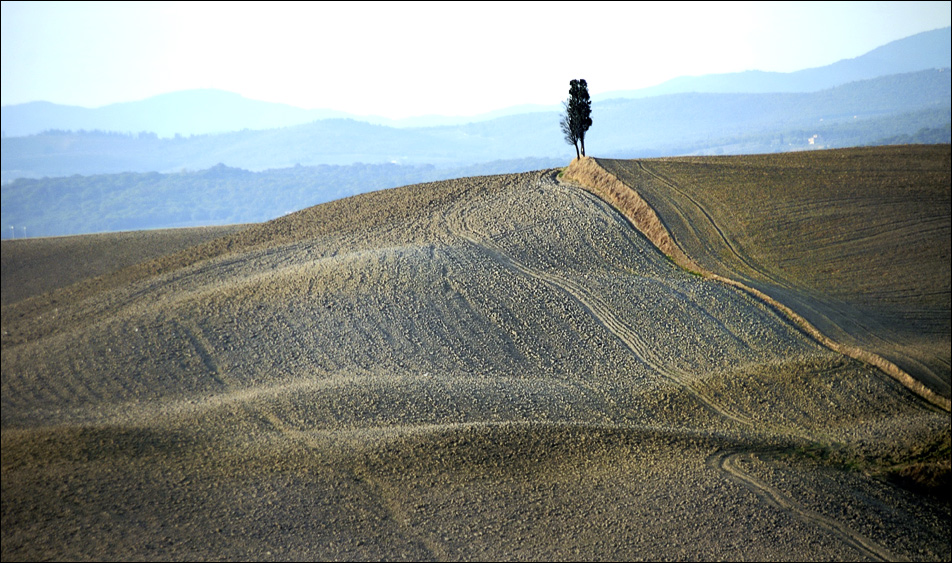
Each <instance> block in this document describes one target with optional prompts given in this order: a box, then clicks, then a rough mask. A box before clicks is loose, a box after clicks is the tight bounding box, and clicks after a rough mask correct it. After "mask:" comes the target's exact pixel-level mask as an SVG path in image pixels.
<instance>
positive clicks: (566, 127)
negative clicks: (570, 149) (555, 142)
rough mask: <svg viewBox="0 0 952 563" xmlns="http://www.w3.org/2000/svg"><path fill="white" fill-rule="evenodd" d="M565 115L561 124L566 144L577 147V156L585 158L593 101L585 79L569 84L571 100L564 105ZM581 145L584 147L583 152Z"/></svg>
mask: <svg viewBox="0 0 952 563" xmlns="http://www.w3.org/2000/svg"><path fill="white" fill-rule="evenodd" d="M563 105H564V106H565V115H563V116H562V120H561V121H560V122H559V126H560V127H561V128H562V134H563V135H565V142H567V143H568V144H570V145H573V146H574V147H575V156H576V158H578V157H579V156H585V132H586V131H588V128H589V127H591V126H592V99H591V98H590V97H589V95H588V84H587V83H586V82H585V79H582V78H580V79H577V80H572V81H571V82H569V99H568V100H566V101H565V103H564V104H563ZM579 145H581V146H582V150H581V152H580V151H579Z"/></svg>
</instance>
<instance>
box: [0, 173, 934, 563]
mask: <svg viewBox="0 0 952 563" xmlns="http://www.w3.org/2000/svg"><path fill="white" fill-rule="evenodd" d="M557 172H558V171H555V170H553V171H544V172H536V173H527V174H516V175H504V176H489V177H477V178H465V179H460V180H453V181H446V182H437V183H432V184H422V185H415V186H408V187H405V188H399V189H395V190H387V191H383V192H377V193H371V194H365V195H362V196H357V197H354V198H349V199H347V200H342V201H338V202H333V203H330V204H325V205H321V206H317V207H314V208H310V209H306V210H303V211H301V212H299V213H296V214H292V215H289V216H286V217H283V218H281V219H278V220H275V221H272V222H270V223H265V224H261V225H255V226H250V227H247V228H245V229H243V230H240V231H239V232H236V233H232V234H227V235H226V236H224V237H220V238H215V239H213V240H209V241H207V242H204V243H201V244H198V245H195V246H190V247H188V248H186V249H184V250H179V251H176V252H170V253H168V254H164V255H162V256H161V257H158V258H155V259H151V260H147V261H145V262H142V263H140V264H134V265H130V266H128V267H125V268H123V269H119V270H109V271H105V272H97V274H102V275H97V276H96V277H91V276H90V277H85V278H83V279H80V280H78V281H77V282H76V283H73V284H72V285H68V286H64V287H59V288H57V289H54V290H53V291H50V292H46V293H42V294H36V295H33V296H31V297H28V298H24V299H18V300H15V301H11V302H7V301H6V300H5V301H4V306H3V309H2V312H3V315H2V329H3V333H2V352H3V353H2V469H3V481H2V530H3V532H2V533H3V536H2V554H3V559H4V561H7V560H11V561H12V560H22V559H189V560H208V559H255V560H271V559H281V560H290V559H293V560H307V559H322V560H328V559H414V560H445V559H450V560H486V559H512V560H523V559H535V560H537V559H563V560H580V559H622V560H643V559H650V560H662V559H664V560H671V559H677V560H684V559H751V560H789V559H798V560H800V559H803V560H817V559H824V560H828V559H833V560H843V559H850V560H855V559H864V560H865V559H876V560H892V559H913V560H946V559H948V556H949V553H950V540H949V535H948V529H949V523H950V521H952V517H950V505H949V503H948V501H946V500H944V499H942V498H941V497H940V496H936V495H935V494H934V492H935V491H934V489H930V486H933V485H935V483H936V481H935V478H936V476H941V475H942V472H943V467H944V471H945V472H946V473H945V474H946V475H947V472H948V455H949V453H948V452H949V433H950V431H949V414H948V412H946V411H943V410H941V409H939V408H936V407H934V406H933V405H931V404H929V403H928V402H926V401H923V400H921V399H920V398H919V397H917V396H916V395H914V394H912V393H910V392H909V391H908V390H907V389H906V388H904V387H903V386H902V385H900V384H899V383H897V382H896V381H895V380H894V379H892V378H891V377H889V376H887V375H885V374H883V373H882V372H880V371H879V370H877V369H874V368H872V367H870V366H867V365H865V364H863V363H860V362H857V361H855V360H853V359H850V358H848V357H845V356H842V355H840V354H837V353H835V352H833V351H831V350H830V349H828V348H827V347H824V346H821V345H820V344H818V343H817V342H816V341H815V340H814V339H812V338H811V337H809V336H807V335H806V334H804V333H803V332H802V331H801V330H800V329H799V328H798V327H797V326H795V325H794V324H792V323H791V322H790V321H789V320H788V319H787V318H786V317H785V316H783V315H782V314H780V313H778V312H777V311H776V310H775V309H774V308H772V307H770V306H767V305H765V304H764V303H762V302H761V301H759V300H757V299H755V298H754V297H751V296H750V295H749V294H748V293H746V292H743V291H740V290H738V289H736V288H733V287H730V286H728V285H724V284H721V283H718V282H715V281H712V280H708V279H703V278H701V277H699V276H697V275H693V274H691V273H688V272H685V271H684V270H682V269H680V268H679V267H677V266H676V265H674V264H673V263H672V262H671V261H670V260H668V259H667V258H666V257H665V256H664V255H663V254H662V253H661V252H659V251H658V250H657V249H656V248H655V247H654V246H653V245H652V244H651V243H650V242H649V241H648V240H647V239H646V238H645V237H644V236H642V235H641V234H640V233H639V232H638V231H637V230H635V229H633V228H632V226H631V225H630V224H629V223H628V221H627V220H626V219H625V218H624V217H622V216H621V215H619V214H618V213H617V212H616V211H615V210H614V209H612V208H611V207H610V206H609V205H607V204H606V203H604V202H603V201H601V200H600V199H598V198H596V197H594V196H593V195H591V194H589V193H587V192H585V191H583V190H581V189H578V188H577V187H574V186H571V185H567V184H562V183H561V182H559V181H558V180H557ZM81 240H89V247H88V248H86V249H85V252H86V253H91V254H95V253H96V252H97V251H101V249H102V247H101V246H97V245H99V244H100V243H99V242H97V241H96V240H93V239H81ZM21 243H23V244H29V243H30V241H16V242H15V243H14V242H13V241H9V242H7V241H5V242H4V243H3V252H4V255H5V258H4V266H3V268H4V270H3V276H4V277H5V278H7V277H8V276H14V275H15V272H14V271H13V269H11V268H10V266H9V265H8V264H9V263H8V262H7V261H6V255H7V253H8V252H9V249H10V246H9V245H11V244H21ZM156 244H160V243H159V242H158V241H157V242H156ZM97 249H98V250H97ZM27 250H28V248H21V249H19V251H22V252H21V254H19V255H18V256H21V257H23V256H26V254H27V252H26V251H27ZM946 267H948V266H946ZM5 283H6V282H5ZM946 336H947V335H946ZM943 463H944V465H943ZM911 484H915V485H916V487H915V488H911ZM907 485H910V486H907ZM930 491H931V492H930Z"/></svg>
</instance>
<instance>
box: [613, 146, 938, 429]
mask: <svg viewBox="0 0 952 563" xmlns="http://www.w3.org/2000/svg"><path fill="white" fill-rule="evenodd" d="M950 162H952V155H950V147H949V145H921V146H915V145H909V146H899V147H868V148H859V149H843V150H833V151H810V152H803V153H793V154H784V155H753V156H731V157H718V158H711V157H704V158H687V157H686V158H666V159H653V160H644V161H636V160H629V161H624V160H603V159H599V160H598V165H599V166H600V168H601V169H603V170H604V171H606V172H608V173H609V174H610V175H611V176H613V177H616V178H617V179H619V180H621V181H622V182H623V183H624V184H626V185H628V186H630V187H633V188H634V189H635V190H636V191H637V193H638V194H640V196H641V197H643V198H644V200H645V201H646V202H647V203H648V205H649V206H650V207H651V208H653V209H655V210H657V212H658V213H659V214H660V215H661V216H662V217H663V218H664V224H665V225H666V227H667V230H668V231H669V232H670V233H671V235H672V238H673V239H674V240H675V241H677V242H676V243H675V244H676V246H677V247H678V248H679V249H680V250H681V251H683V252H684V253H686V254H687V255H688V256H690V257H691V259H692V260H693V261H695V262H696V264H698V265H699V269H703V270H707V271H711V272H714V273H715V274H718V275H721V276H725V277H727V278H730V279H734V280H738V281H741V282H744V283H745V284H747V285H750V286H752V287H754V288H756V289H757V290H760V291H762V292H764V293H766V294H767V295H769V296H771V297H773V298H775V299H776V300H777V301H779V302H780V303H783V304H785V305H786V306H788V307H790V308H792V309H793V310H794V311H796V312H797V313H798V314H799V315H801V316H803V317H804V318H805V319H806V320H807V321H809V322H810V323H811V324H812V325H814V326H815V327H816V328H817V329H818V330H819V331H820V332H821V333H823V334H824V335H826V336H829V337H830V338H832V339H833V340H835V341H837V342H841V343H844V344H846V345H849V346H853V347H857V348H861V349H864V350H868V351H870V352H873V353H875V354H877V355H879V356H881V357H884V358H886V359H888V360H889V361H890V362H892V363H893V364H896V365H897V366H899V367H900V368H901V369H902V370H903V371H905V372H907V373H909V374H910V375H912V376H913V377H914V378H915V379H916V380H918V381H920V382H921V383H922V384H924V385H925V386H926V387H927V388H928V389H929V390H931V391H932V392H934V393H936V394H937V395H939V396H940V397H942V398H943V400H942V401H940V403H941V404H942V405H943V406H944V408H946V410H948V408H949V407H948V405H949V398H950V394H952V369H950V365H952V356H950V349H952V341H950V336H949V335H950V333H952V331H950V314H949V311H950V280H952V274H950V260H952V251H950V248H952V243H950V240H952V226H950V224H952V220H950V216H952V206H950V201H952V198H950V185H952V164H950Z"/></svg>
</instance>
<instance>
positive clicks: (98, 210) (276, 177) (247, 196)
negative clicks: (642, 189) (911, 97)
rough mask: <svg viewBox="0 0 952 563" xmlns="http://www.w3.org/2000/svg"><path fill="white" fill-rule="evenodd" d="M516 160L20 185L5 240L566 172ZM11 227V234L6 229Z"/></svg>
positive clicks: (265, 212)
mask: <svg viewBox="0 0 952 563" xmlns="http://www.w3.org/2000/svg"><path fill="white" fill-rule="evenodd" d="M565 164H567V162H566V161H565V160H564V159H546V158H534V159H520V160H505V161H495V162H487V163H484V164H478V165H472V166H466V167H460V168H436V167H434V166H432V165H421V166H401V165H397V164H353V165H349V166H336V165H319V166H294V167H290V168H282V169H275V170H266V171H263V172H250V171H247V170H242V169H239V168H230V167H228V166H225V165H223V164H219V165H217V166H214V167H212V168H209V169H206V170H198V171H182V172H176V173H171V174H161V173H158V172H145V173H135V172H126V173H122V174H102V175H93V176H80V175H73V176H68V177H61V178H42V179H18V180H15V181H14V182H12V183H9V184H7V185H4V186H3V190H2V207H0V214H2V225H3V228H4V232H3V238H10V237H11V236H13V235H14V232H15V234H16V236H17V237H21V236H23V233H24V231H23V227H26V234H27V236H59V235H72V234H83V233H95V232H107V231H131V230H140V229H156V228H172V227H190V226H204V225H227V224H236V223H251V222H260V221H266V220H269V219H273V218H275V217H279V216H281V215H284V214H286V213H289V212H293V211H297V210H300V209H303V208H306V207H310V206H312V205H317V204H319V203H324V202H327V201H331V200H334V199H340V198H344V197H348V196H351V195H355V194H359V193H363V192H368V191H374V190H380V189H385V188H392V187H397V186H404V185H410V184H417V183H422V182H430V181H436V180H445V179H449V178H460V177H467V176H481V175H487V174H503V173H511V172H525V171H529V170H542V169H547V168H555V167H560V166H564V165H565ZM11 227H13V228H15V229H16V230H15V231H13V230H11Z"/></svg>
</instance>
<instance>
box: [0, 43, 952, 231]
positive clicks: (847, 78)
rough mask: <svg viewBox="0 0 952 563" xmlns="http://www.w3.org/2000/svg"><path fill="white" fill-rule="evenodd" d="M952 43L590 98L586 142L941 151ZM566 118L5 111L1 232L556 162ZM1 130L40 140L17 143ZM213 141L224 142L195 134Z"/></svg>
mask: <svg viewBox="0 0 952 563" xmlns="http://www.w3.org/2000/svg"><path fill="white" fill-rule="evenodd" d="M950 44H952V37H950V28H945V29H941V30H936V31H932V32H928V33H923V34H919V35H916V36H913V37H910V38H908V39H904V40H901V41H896V42H894V43H890V44H889V45H886V46H884V47H881V48H879V49H876V50H874V51H872V52H870V53H868V54H866V55H864V56H862V57H857V58H855V59H850V60H848V61H840V62H838V63H835V64H833V65H830V66H828V67H822V68H818V69H808V70H804V71H800V72H795V73H787V74H782V73H758V72H747V73H737V74H726V75H712V76H704V77H693V78H682V79H677V80H674V81H671V82H668V83H665V84H662V85H659V86H657V87H654V88H653V89H646V90H645V91H633V92H614V93H611V94H609V95H602V96H596V97H595V99H594V101H593V113H592V117H593V120H594V124H593V126H592V128H591V130H590V131H589V133H588V136H587V138H586V147H587V149H588V152H589V154H591V155H595V156H599V157H605V158H623V159H627V158H644V157H656V156H677V155H714V154H752V153H777V152H789V151H802V150H815V149H823V148H842V147H852V146H862V145H881V144H905V143H926V144H929V143H950V142H952V101H950V100H952V72H950V66H952V64H950V50H952V49H950ZM880 73H882V74H880ZM857 77H860V79H857ZM652 92H653V93H652ZM662 92H663V93H662ZM46 110H49V111H46ZM73 110H81V111H75V112H74V111H73ZM561 113H562V109H561V107H560V106H553V107H550V108H547V107H544V106H528V107H527V106H519V107H514V108H508V109H504V110H500V111H498V112H493V113H492V114H486V115H483V116H479V117H478V118H462V117H441V116H430V117H424V118H416V119H415V120H410V121H404V122H400V123H394V122H387V121H386V120H381V119H377V120H374V119H369V121H368V118H360V119H357V118H355V117H353V116H346V114H342V113H339V112H333V111H330V110H314V111H311V112H309V111H308V110H302V109H299V108H293V107H291V106H286V105H281V104H268V103H264V102H257V101H253V100H247V99H245V98H242V97H241V96H238V95H237V94H231V93H228V92H221V91H209V90H200V91H192V92H178V93H174V94H168V95H165V96H157V97H155V98H151V99H149V100H145V101H143V102H135V103H129V104H115V105H112V106H107V107H105V108H100V109H98V110H86V109H83V108H66V107H64V106H55V105H54V104H44V103H42V102H38V103H36V104H23V105H21V106H10V107H5V108H3V114H2V115H3V120H4V124H3V127H4V129H5V131H6V135H5V136H4V137H3V138H2V139H0V153H2V171H0V177H2V184H3V187H2V191H0V195H2V206H0V224H2V225H4V226H5V227H7V226H12V227H16V228H23V229H25V230H26V232H28V233H30V235H31V236H52V235H64V234H76V233H88V232H100V231H109V230H131V229H151V228H164V227H173V226H196V225H212V224H225V223H245V222H258V221H264V220H267V219H271V218H274V217H277V216H280V215H282V214H284V213H286V212H288V211H293V210H297V209H302V208H304V207H308V206H311V205H315V204H317V203H321V202H324V201H329V200H332V199H337V198H341V197H345V196H348V195H354V194H357V193H361V192H365V191H372V190H379V189H383V188H388V187H396V186H402V185H407V184H411V183H416V182H425V181H431V180H438V179H446V178H454V177H461V176H473V175H484V174H493V173H502V172H522V171H528V170H539V169H545V168H553V167H557V166H562V165H564V164H567V163H568V162H569V161H570V160H571V159H572V158H573V157H574V156H575V151H574V149H573V148H572V147H571V146H570V145H567V144H566V143H565V142H564V140H563V137H562V133H561V131H560V129H559V118H560V116H561ZM30 115H32V116H33V118H28V117H24V116H30ZM31 119H33V121H31ZM83 119H88V120H90V121H82V120H83ZM43 120H46V121H43ZM299 120H303V122H300V121H299ZM41 122H42V125H38V124H39V123H41ZM8 123H9V124H13V123H19V124H20V125H17V126H16V127H21V128H22V130H24V131H25V130H28V127H34V128H35V127H41V128H42V129H43V130H44V131H45V132H43V133H39V134H37V133H34V134H23V135H17V136H14V135H11V131H14V130H19V129H15V128H14V127H13V125H10V129H9V130H7V127H8ZM29 123H33V125H28V124H29ZM158 123H163V124H166V126H167V129H165V130H156V124H158ZM110 124H111V125H110ZM414 124H415V125H414ZM423 124H425V125H426V126H422V125H423ZM398 125H399V126H398ZM186 126H188V127H192V129H191V130H186V129H185V127H186ZM80 129H83V131H80ZM215 130H227V132H225V133H217V134H212V133H201V134H199V133H198V131H215ZM169 131H173V133H171V136H166V134H168V132H169ZM175 131H180V132H183V134H182V135H178V136H176V135H174V132H175ZM12 232H13V231H11V233H10V234H11V236H12ZM7 234H8V233H7V232H6V231H4V233H3V235H4V236H6V235H7Z"/></svg>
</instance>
